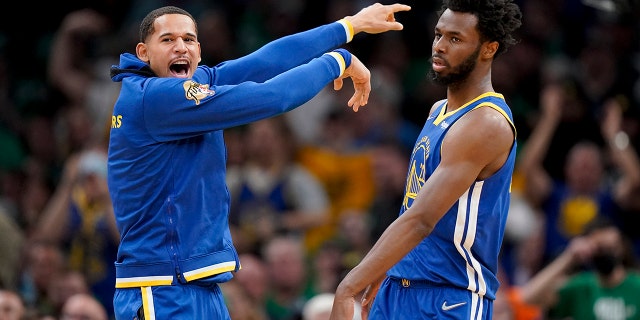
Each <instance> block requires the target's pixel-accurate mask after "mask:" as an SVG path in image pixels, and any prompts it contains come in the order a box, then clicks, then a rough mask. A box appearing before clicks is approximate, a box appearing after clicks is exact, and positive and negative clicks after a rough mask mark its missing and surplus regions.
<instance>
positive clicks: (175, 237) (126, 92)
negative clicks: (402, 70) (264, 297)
mask: <svg viewBox="0 0 640 320" xmlns="http://www.w3.org/2000/svg"><path fill="white" fill-rule="evenodd" d="M409 9H410V8H409V7H408V6H406V5H401V4H393V5H381V4H374V5H371V6H369V7H366V8H364V9H362V10H361V11H359V12H358V13H357V14H355V15H353V16H347V17H345V18H344V19H341V20H340V21H337V22H334V23H330V24H326V25H323V26H320V27H317V28H314V29H311V30H308V31H305V32H301V33H298V34H294V35H290V36H287V37H283V38H281V39H279V40H275V41H273V42H271V43H269V44H267V45H265V46H264V47H262V48H260V49H258V50H257V51H256V52H253V53H251V54H249V55H247V56H244V57H241V58H238V59H235V60H231V61H226V62H223V63H221V64H219V65H217V66H215V67H208V66H203V65H199V62H200V60H201V56H200V43H199V42H198V31H197V27H196V21H195V20H194V18H193V17H192V16H191V15H190V14H189V13H188V12H186V11H184V10H183V9H180V8H177V7H173V6H168V7H162V8H159V9H156V10H154V11H152V12H150V13H149V14H148V15H147V16H146V17H145V18H144V19H143V21H142V23H141V25H140V42H139V43H138V44H137V46H136V51H135V55H134V54H130V53H124V54H122V55H121V56H120V63H119V65H117V66H113V68H112V70H111V75H112V79H113V81H116V82H121V83H122V84H121V91H120V95H119V97H118V99H117V101H116V103H115V106H114V110H113V115H112V122H111V132H110V140H109V157H108V184H109V192H110V195H111V198H112V201H113V205H114V211H115V215H116V220H117V225H118V230H119V232H120V240H121V241H120V245H119V249H118V256H117V261H116V262H115V264H116V277H117V278H116V283H115V286H116V288H117V289H116V293H115V296H114V307H115V314H116V318H117V319H147V320H150V319H229V312H228V310H227V307H226V305H225V302H224V300H223V297H222V294H221V291H220V288H219V286H218V285H217V284H218V283H220V282H224V281H228V280H229V279H231V277H232V276H233V275H232V272H234V271H237V270H238V269H239V268H240V261H239V259H238V254H237V253H236V250H235V248H234V247H233V243H232V239H231V235H230V231H229V224H228V213H229V193H228V190H227V188H226V185H225V174H226V172H225V171H226V157H227V155H226V148H225V145H224V140H223V130H224V129H226V128H230V127H233V126H239V125H243V124H246V123H249V122H252V121H256V120H260V119H264V118H268V117H272V116H276V115H279V114H282V113H284V112H286V111H288V110H291V109H293V108H296V107H298V106H300V105H302V104H303V103H304V102H306V101H308V100H309V99H311V98H312V97H313V96H315V95H316V94H317V93H318V92H320V90H321V89H322V88H323V87H325V86H326V85H328V84H329V83H331V82H333V83H334V88H336V89H340V88H341V87H342V84H343V79H344V78H346V77H349V78H351V80H352V82H353V84H354V87H355V93H354V95H353V96H352V98H351V99H350V100H349V101H348V105H349V106H351V107H352V108H353V109H354V111H357V110H358V108H359V107H361V106H363V105H365V104H366V103H367V99H368V96H369V92H370V88H371V85H370V73H369V70H368V69H367V68H366V67H365V66H364V65H363V64H362V63H361V62H360V61H358V59H357V58H356V57H355V56H352V55H351V54H350V53H349V52H348V51H346V50H344V49H336V48H338V47H339V46H341V45H343V44H345V43H347V42H349V41H350V40H351V39H352V38H353V36H354V35H355V34H357V33H359V32H367V33H380V32H385V31H389V30H401V29H402V24H400V23H399V22H397V21H396V20H395V13H396V12H398V11H406V10H409Z"/></svg>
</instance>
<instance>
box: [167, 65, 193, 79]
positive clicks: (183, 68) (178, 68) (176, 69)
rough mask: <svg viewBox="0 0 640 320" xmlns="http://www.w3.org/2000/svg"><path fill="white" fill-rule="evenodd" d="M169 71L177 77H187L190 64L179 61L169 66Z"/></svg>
mask: <svg viewBox="0 0 640 320" xmlns="http://www.w3.org/2000/svg"><path fill="white" fill-rule="evenodd" d="M169 70H171V73H172V74H173V75H175V76H176V77H186V76H187V75H188V73H189V63H188V62H186V61H178V62H175V63H172V64H171V65H170V66H169Z"/></svg>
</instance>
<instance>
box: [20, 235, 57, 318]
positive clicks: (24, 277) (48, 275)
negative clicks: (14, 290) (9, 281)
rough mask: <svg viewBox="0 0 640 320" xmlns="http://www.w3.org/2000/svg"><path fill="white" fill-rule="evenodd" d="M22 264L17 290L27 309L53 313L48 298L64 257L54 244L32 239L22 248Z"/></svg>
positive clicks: (41, 312)
mask: <svg viewBox="0 0 640 320" xmlns="http://www.w3.org/2000/svg"><path fill="white" fill-rule="evenodd" d="M23 252H24V266H23V269H22V272H21V275H20V284H19V292H20V296H21V297H22V298H23V299H24V302H25V305H26V306H27V308H28V309H30V310H34V311H35V312H36V313H38V314H43V315H49V314H54V313H55V310H54V306H53V305H52V303H51V301H50V298H49V288H50V287H51V284H52V282H53V281H54V279H56V277H57V276H58V275H60V274H61V273H62V271H63V270H64V268H65V257H64V254H63V252H62V250H61V249H60V247H58V246H57V245H55V244H52V243H50V242H44V241H32V242H29V243H27V244H26V246H25V248H24V251H23Z"/></svg>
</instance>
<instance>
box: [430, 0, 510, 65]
mask: <svg viewBox="0 0 640 320" xmlns="http://www.w3.org/2000/svg"><path fill="white" fill-rule="evenodd" d="M446 9H449V10H451V11H456V12H465V13H471V14H473V15H475V16H476V17H477V18H478V27H477V28H478V32H479V33H480V36H481V39H482V40H483V41H497V42H498V44H499V45H498V50H497V51H496V56H498V55H500V54H502V53H504V52H506V51H507V49H508V48H509V47H511V46H513V45H515V44H516V43H517V42H518V41H517V40H516V38H515V37H514V35H513V33H514V31H515V30H516V29H518V28H519V27H520V26H521V25H522V12H521V11H520V8H519V7H518V5H517V4H515V3H513V1H512V0H444V3H443V5H442V8H441V10H440V11H439V13H438V15H442V13H443V12H444V11H445V10H446Z"/></svg>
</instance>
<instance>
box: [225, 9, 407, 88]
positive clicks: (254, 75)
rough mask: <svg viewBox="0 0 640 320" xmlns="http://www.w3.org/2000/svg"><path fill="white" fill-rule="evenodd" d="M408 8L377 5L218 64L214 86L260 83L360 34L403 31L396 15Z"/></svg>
mask: <svg viewBox="0 0 640 320" xmlns="http://www.w3.org/2000/svg"><path fill="white" fill-rule="evenodd" d="M410 9H411V7H409V6H407V5H402V4H393V5H382V4H379V3H376V4H373V5H370V6H368V7H366V8H364V9H362V10H360V11H359V12H358V13H356V14H355V15H353V16H347V17H345V18H344V19H341V20H340V21H338V22H334V23H330V24H327V25H323V26H319V27H316V28H313V29H311V30H307V31H303V32H299V33H296V34H293V35H289V36H286V37H282V38H280V39H277V40H274V41H272V42H269V43H268V44H266V45H264V46H263V47H261V48H260V49H258V50H256V51H255V52H253V53H250V54H248V55H246V56H244V57H241V58H239V59H235V60H231V61H226V62H224V63H222V64H220V65H218V66H217V67H216V69H217V72H216V79H214V80H215V83H213V84H215V85H222V84H238V83H241V82H244V81H254V82H263V81H266V80H267V79H270V78H272V77H274V76H276V75H277V74H280V73H282V72H284V71H286V70H289V69H291V68H294V67H297V66H299V65H301V64H304V63H307V62H309V61H310V60H311V59H313V58H317V57H319V56H320V55H322V54H324V53H326V52H328V51H331V50H333V49H335V48H337V47H339V46H341V45H343V44H345V43H347V42H350V41H351V40H352V39H353V37H354V36H355V35H356V34H358V33H360V32H365V33H382V32H386V31H391V30H402V28H403V26H402V24H401V23H399V22H397V21H396V20H395V13H396V12H399V11H408V10H410Z"/></svg>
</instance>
